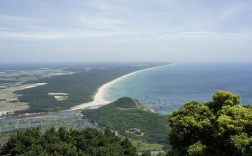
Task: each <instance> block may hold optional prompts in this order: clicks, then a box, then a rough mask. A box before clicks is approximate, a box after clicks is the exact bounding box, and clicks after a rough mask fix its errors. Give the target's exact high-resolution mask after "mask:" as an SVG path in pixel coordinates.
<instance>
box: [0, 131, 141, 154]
mask: <svg viewBox="0 0 252 156" xmlns="http://www.w3.org/2000/svg"><path fill="white" fill-rule="evenodd" d="M0 148H1V147H0ZM7 154H10V155H66V156H75V155H76V156H77V155H82V156H119V155H120V156H123V155H127V156H135V155H137V154H136V148H135V147H133V146H132V144H131V142H130V141H129V140H128V139H127V138H126V139H124V140H121V139H120V138H119V137H117V136H116V135H115V134H114V133H113V132H112V131H110V130H106V131H105V133H102V132H99V131H97V130H95V129H85V130H81V131H78V130H72V129H66V128H59V129H58V130H56V129H55V128H51V129H49V130H47V131H46V132H44V133H43V132H41V131H40V130H39V128H29V129H26V130H25V131H19V132H17V134H15V135H12V136H10V139H9V141H8V142H7V143H6V144H4V145H3V147H2V149H1V150H0V155H7Z"/></svg>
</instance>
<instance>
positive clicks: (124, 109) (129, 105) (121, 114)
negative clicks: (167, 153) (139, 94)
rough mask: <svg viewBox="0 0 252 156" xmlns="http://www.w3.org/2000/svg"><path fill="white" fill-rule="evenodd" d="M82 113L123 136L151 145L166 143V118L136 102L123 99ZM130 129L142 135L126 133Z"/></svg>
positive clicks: (167, 126) (167, 129)
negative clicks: (134, 129)
mask: <svg viewBox="0 0 252 156" xmlns="http://www.w3.org/2000/svg"><path fill="white" fill-rule="evenodd" d="M82 113H83V114H84V115H85V116H86V117H87V118H88V119H90V120H91V121H92V122H96V123H98V124H99V125H101V126H104V127H108V128H111V129H113V130H115V131H118V132H119V133H120V134H122V135H124V136H128V137H131V138H134V139H141V140H142V141H148V142H151V143H161V144H165V143H167V133H168V132H169V125H168V123H167V121H166V117H165V116H161V115H159V114H157V113H153V112H150V110H148V109H146V108H145V107H143V106H142V105H141V104H140V103H139V102H138V101H137V100H133V99H131V98H127V97H125V98H121V99H119V100H117V101H115V102H113V103H111V104H109V105H106V106H103V107H101V108H99V109H96V110H84V111H83V112H82ZM131 128H137V129H140V130H141V131H143V132H144V135H143V136H136V135H134V134H130V133H126V130H129V129H131Z"/></svg>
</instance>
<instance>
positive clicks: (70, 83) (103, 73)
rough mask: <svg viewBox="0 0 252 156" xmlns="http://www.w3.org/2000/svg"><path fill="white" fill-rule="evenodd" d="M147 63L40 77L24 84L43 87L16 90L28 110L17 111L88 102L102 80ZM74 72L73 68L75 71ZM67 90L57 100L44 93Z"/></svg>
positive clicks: (33, 110)
mask: <svg viewBox="0 0 252 156" xmlns="http://www.w3.org/2000/svg"><path fill="white" fill-rule="evenodd" d="M147 67H151V66H116V67H115V66H113V67H108V68H106V69H99V68H94V69H91V70H90V71H85V70H84V71H83V69H82V71H80V70H78V73H76V74H73V75H63V76H55V77H50V78H43V79H39V80H36V81H29V82H27V83H41V82H43V83H48V84H47V85H44V86H39V87H35V88H30V89H26V90H21V91H17V92H16V93H18V94H21V95H22V96H20V97H19V100H20V101H21V102H27V103H29V106H30V107H29V109H28V110H25V111H20V112H18V113H32V112H48V111H58V110H64V109H69V108H71V107H72V106H75V105H77V104H80V103H84V102H90V101H92V100H93V97H92V96H93V95H94V93H95V92H96V90H97V89H98V88H99V87H100V86H101V85H102V84H104V83H106V82H109V81H111V80H113V79H115V78H117V77H119V76H122V75H124V74H127V73H130V72H133V71H136V70H140V69H144V68H147ZM75 72H76V71H75ZM50 92H53V93H62V92H63V93H68V94H69V95H68V99H67V100H63V101H57V100H56V99H54V97H53V96H49V95H48V93H50Z"/></svg>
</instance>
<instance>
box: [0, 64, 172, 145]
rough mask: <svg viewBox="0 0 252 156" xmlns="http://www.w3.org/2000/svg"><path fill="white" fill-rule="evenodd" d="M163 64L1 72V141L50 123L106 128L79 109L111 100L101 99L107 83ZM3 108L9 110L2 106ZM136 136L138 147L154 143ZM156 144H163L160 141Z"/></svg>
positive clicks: (75, 127) (73, 126)
mask: <svg viewBox="0 0 252 156" xmlns="http://www.w3.org/2000/svg"><path fill="white" fill-rule="evenodd" d="M163 65H167V64H165V63H120V64H119V63H104V64H97V63H96V64H78V65H68V66H66V65H62V66H57V67H50V66H42V67H39V68H37V69H32V70H27V69H16V70H11V71H9V72H10V74H9V76H8V78H7V77H4V74H2V75H1V76H2V77H1V79H2V80H3V81H2V83H1V86H5V87H2V88H1V89H0V93H1V96H2V97H1V99H2V101H1V102H3V105H0V106H1V109H0V110H1V111H2V113H3V114H4V113H7V112H6V111H5V112H4V110H8V112H9V113H8V114H7V115H2V116H0V134H1V137H0V143H4V142H5V141H6V140H7V138H8V136H9V135H10V134H12V133H15V132H16V131H17V130H21V129H25V128H28V127H38V126H39V127H41V129H42V130H46V129H48V128H50V127H52V126H67V127H71V128H74V129H81V128H86V127H91V128H97V129H104V128H106V127H104V126H102V125H100V124H97V123H93V122H90V120H89V119H85V118H83V117H82V116H83V115H82V113H81V112H80V109H87V108H92V109H94V108H98V107H101V106H102V105H104V104H108V103H110V101H105V100H104V99H103V98H104V96H105V94H106V86H107V87H108V86H111V85H113V83H114V82H117V81H119V80H122V79H123V78H125V77H127V76H130V75H132V74H134V73H137V72H140V71H144V70H146V69H152V68H155V67H159V66H163ZM1 72H5V71H3V70H2V71H1ZM20 73H27V74H26V77H25V78H22V80H20V79H19V78H18V77H20ZM28 73H30V74H28ZM23 77H24V76H23ZM7 80H8V83H7ZM7 90H8V92H7ZM7 95H8V96H7ZM7 99H15V102H13V103H11V104H10V103H7V102H6V101H8V100H7ZM97 99H99V100H100V101H99V100H98V101H99V103H92V102H94V101H95V100H96V102H97ZM94 104H95V105H94ZM21 106H22V107H21ZM4 107H7V108H8V109H3V108H4ZM13 108H15V109H13ZM151 111H152V110H151ZM107 128H109V127H107ZM139 139H140V140H141V137H140V138H134V140H135V141H134V142H138V145H139V148H140V147H141V148H144V147H145V149H146V148H147V147H148V148H147V149H151V148H153V146H152V144H153V143H151V144H148V146H146V145H147V143H141V144H140V143H139ZM137 140H138V141H137ZM140 142H142V141H140ZM155 146H157V145H155ZM158 146H159V147H162V145H159V144H158Z"/></svg>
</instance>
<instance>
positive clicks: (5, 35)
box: [0, 31, 67, 40]
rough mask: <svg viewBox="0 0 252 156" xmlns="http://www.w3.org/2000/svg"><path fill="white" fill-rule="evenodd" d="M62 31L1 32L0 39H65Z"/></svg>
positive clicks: (65, 36)
mask: <svg viewBox="0 0 252 156" xmlns="http://www.w3.org/2000/svg"><path fill="white" fill-rule="evenodd" d="M66 38H67V35H66V34H64V33H36V32H34V33H32V32H29V33H24V32H1V31H0V39H4V40H58V39H66Z"/></svg>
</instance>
